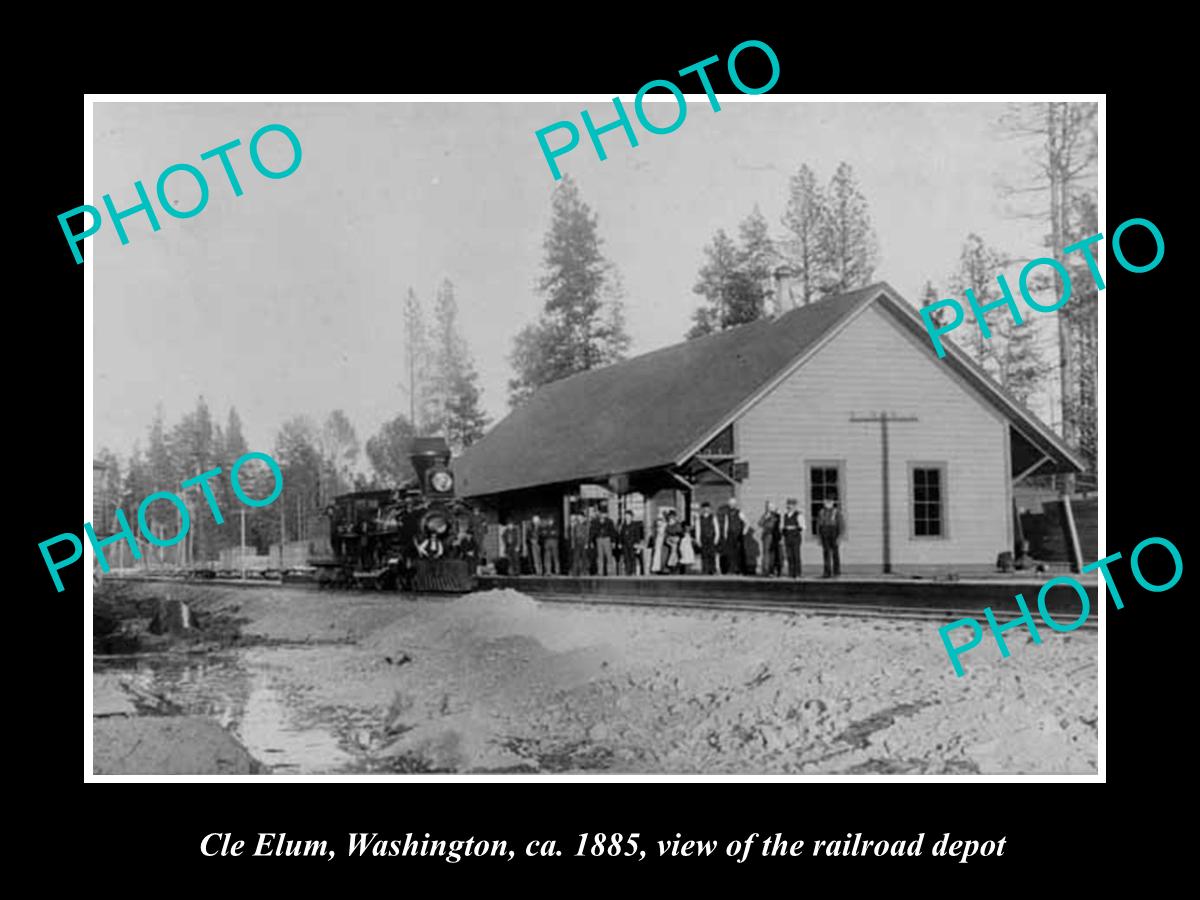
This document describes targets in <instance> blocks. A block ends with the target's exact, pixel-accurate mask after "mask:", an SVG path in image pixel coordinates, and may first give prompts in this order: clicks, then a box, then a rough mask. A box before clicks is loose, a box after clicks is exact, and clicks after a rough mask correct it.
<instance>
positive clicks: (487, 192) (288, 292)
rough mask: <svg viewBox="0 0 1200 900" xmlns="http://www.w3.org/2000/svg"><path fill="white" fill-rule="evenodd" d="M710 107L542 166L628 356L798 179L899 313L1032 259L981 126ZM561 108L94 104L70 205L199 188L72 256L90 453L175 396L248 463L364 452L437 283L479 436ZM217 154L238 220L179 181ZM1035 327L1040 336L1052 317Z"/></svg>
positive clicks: (531, 278) (877, 107) (657, 342)
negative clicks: (583, 229) (599, 282)
mask: <svg viewBox="0 0 1200 900" xmlns="http://www.w3.org/2000/svg"><path fill="white" fill-rule="evenodd" d="M625 99H626V101H627V103H626V105H627V106H630V105H631V104H630V103H629V102H628V101H629V99H630V98H625ZM735 100H736V98H728V102H726V98H724V97H723V98H722V109H721V111H720V112H713V111H712V110H711V108H710V107H709V105H708V103H707V100H706V98H704V96H703V95H700V96H699V97H698V98H689V105H688V115H687V118H686V120H685V122H684V123H683V125H682V126H681V127H680V128H679V129H678V130H677V131H675V132H674V133H672V134H668V135H661V136H658V135H651V134H647V133H646V132H644V131H641V130H640V128H639V131H638V136H639V141H640V143H639V146H638V147H636V148H630V147H629V145H628V143H626V141H625V138H624V136H623V134H622V133H621V132H620V131H614V132H611V133H609V134H608V135H605V137H604V143H605V146H606V148H607V149H608V154H609V158H608V160H607V161H604V162H601V161H599V160H598V159H597V158H596V156H595V153H594V152H593V151H592V149H591V147H590V145H589V144H588V140H587V136H586V133H585V134H584V135H583V139H582V142H581V144H580V146H579V147H578V148H577V149H576V150H575V151H573V152H572V153H570V154H568V155H566V156H563V157H560V159H559V164H560V166H561V167H562V169H563V171H564V172H567V173H569V174H570V175H571V176H572V177H573V178H575V180H576V181H577V183H578V184H579V186H580V189H581V191H582V194H583V197H584V199H585V200H586V201H587V202H588V203H589V204H590V205H591V206H592V208H593V209H594V210H595V211H596V212H597V214H598V216H599V225H600V233H601V236H602V237H603V239H604V242H605V243H604V249H605V252H606V253H607V255H608V257H609V258H610V259H611V260H612V261H613V262H614V263H615V264H616V265H617V267H618V269H619V270H620V273H621V275H622V277H623V280H624V284H625V289H626V294H627V297H626V304H627V316H628V324H629V330H630V333H631V334H632V337H633V351H632V352H633V353H639V352H644V351H647V350H651V349H654V348H657V347H661V346H664V345H667V344H671V343H675V342H676V341H678V340H680V339H681V338H682V335H683V333H684V332H685V331H686V330H687V328H688V326H689V324H690V316H691V313H692V310H693V309H694V308H695V307H696V305H697V303H698V302H699V298H698V297H697V295H695V294H693V293H692V290H691V289H692V286H693V284H694V283H695V280H696V272H697V269H698V268H699V266H700V264H701V261H702V249H703V247H704V245H705V244H706V243H707V242H708V241H709V239H710V238H711V237H712V234H713V232H714V231H715V230H716V229H717V228H721V227H724V228H725V229H727V230H728V231H730V232H731V233H733V232H734V231H735V230H736V227H737V224H738V222H739V221H740V220H741V219H742V217H744V216H745V215H746V214H747V213H749V212H750V211H751V210H752V208H753V207H754V205H755V204H758V205H759V207H760V208H761V209H762V211H763V213H764V214H765V215H766V217H767V219H768V221H769V222H770V223H771V225H772V228H773V230H775V231H776V232H778V231H780V230H781V229H780V226H779V219H780V216H781V214H782V212H783V208H784V204H785V202H786V190H787V182H788V177H789V175H790V174H791V173H792V172H793V171H794V170H795V169H796V168H797V167H798V166H799V165H800V164H801V163H808V165H809V166H811V167H812V168H813V169H814V170H815V172H816V173H817V175H818V178H819V179H820V180H821V181H823V182H824V181H827V180H828V179H829V177H830V176H831V175H832V174H833V171H834V169H835V168H836V166H837V164H838V162H840V161H842V160H845V161H847V162H849V163H850V164H851V165H853V166H854V169H855V172H856V174H857V176H858V179H859V182H860V184H861V187H862V190H863V192H864V194H865V195H866V197H867V199H868V201H869V203H870V209H871V214H872V218H873V222H874V225H875V229H876V231H877V233H878V236H879V243H880V248H881V261H880V265H879V268H878V270H877V273H876V277H877V278H878V279H881V280H886V281H888V282H890V283H891V284H892V285H893V286H894V287H895V288H897V289H898V290H899V291H900V292H901V293H902V294H904V295H905V296H907V297H908V298H909V299H910V300H915V299H917V297H918V294H919V291H920V289H921V286H922V285H923V284H924V281H925V279H926V278H932V279H933V280H934V283H935V284H937V285H938V286H939V287H940V288H944V286H945V281H946V276H947V274H948V273H949V272H951V271H952V270H953V268H954V267H955V264H956V262H957V258H958V253H959V249H960V247H961V244H962V242H963V239H964V238H965V237H966V236H967V234H968V233H970V232H972V231H974V232H977V233H979V234H981V235H982V236H983V237H984V238H985V240H987V241H988V242H989V243H991V244H993V245H995V246H997V247H998V248H1000V249H1002V250H1005V251H1007V252H1009V253H1011V254H1014V255H1019V256H1026V257H1028V256H1034V255H1042V254H1041V251H1042V249H1043V248H1042V246H1041V243H1042V235H1043V233H1044V231H1045V229H1044V226H1042V225H1039V224H1038V223H1031V222H1029V221H1027V220H1019V219H1014V218H1012V217H1011V216H1010V215H1009V213H1010V210H1009V209H1007V208H1006V206H1005V205H1004V203H1002V202H1001V200H1000V199H999V197H998V192H997V187H998V186H999V184H1000V183H1001V182H1002V181H1005V180H1008V181H1015V180H1018V179H1019V176H1020V173H1021V172H1022V171H1024V165H1023V156H1022V154H1023V150H1022V146H1021V145H1020V144H1018V143H1015V142H1013V141H1011V140H1006V139H1004V138H1003V137H1002V135H1001V134H1000V131H999V129H998V128H997V127H996V125H995V119H996V116H997V115H998V113H999V112H1000V111H1001V110H1000V107H999V106H998V105H996V104H982V103H981V104H912V103H893V104H865V103H847V104H806V103H792V102H787V103H781V102H735ZM670 102H671V103H672V104H673V101H670ZM584 107H586V108H588V109H589V110H590V111H591V112H592V116H593V119H594V120H595V122H596V123H597V124H601V123H604V122H607V121H609V120H610V119H611V116H610V115H609V111H611V103H610V104H608V109H607V110H606V109H605V104H604V103H599V102H591V103H586V104H585V103H580V102H576V103H487V104H481V103H392V104H383V103H362V104H340V103H339V104H320V103H317V104H295V103H278V104H274V103H273V104H259V103H254V104H250V103H241V104H195V103H173V104H161V103H143V104H134V103H101V104H96V106H95V115H94V140H95V170H94V171H95V176H94V185H95V191H96V196H95V197H93V198H89V201H88V202H91V203H93V204H95V205H96V206H102V201H101V197H102V196H103V194H105V193H111V194H112V195H113V201H114V203H115V205H116V206H117V208H118V209H124V208H127V207H129V206H132V205H134V204H135V203H136V202H137V200H136V195H135V193H134V189H133V182H134V181H135V180H136V179H141V180H142V182H143V184H145V186H146V189H147V191H148V192H150V193H151V195H152V196H153V192H154V184H155V182H156V180H157V178H158V175H159V173H160V172H161V171H162V170H163V169H165V168H166V167H167V166H169V165H172V164H174V163H178V162H188V163H191V164H193V165H196V166H197V167H199V168H200V169H201V170H202V171H203V172H205V174H206V175H207V176H208V181H209V185H210V191H211V193H210V198H209V202H208V206H207V207H206V208H205V209H204V210H203V211H202V212H201V213H199V214H198V215H197V216H195V217H194V218H190V219H173V218H169V217H167V216H165V215H163V213H162V212H161V210H160V211H159V212H158V215H159V218H160V222H161V226H162V227H161V230H160V231H158V232H152V231H151V229H150V226H149V224H148V223H147V221H146V217H145V216H144V215H142V214H137V215H135V216H133V217H131V218H129V219H127V220H125V225H126V228H127V231H128V233H129V238H130V243H129V244H128V245H126V246H121V245H120V243H119V242H118V239H117V237H116V234H115V232H114V230H113V228H112V225H111V223H109V222H107V221H106V222H105V224H104V227H103V228H102V230H101V231H100V233H99V234H97V235H96V236H95V237H92V238H89V239H88V240H87V249H88V252H89V253H91V254H93V255H94V259H95V281H94V286H95V295H94V296H95V344H94V347H95V418H94V421H95V442H96V448H97V449H99V448H100V447H104V446H108V447H110V448H112V449H114V450H116V451H117V452H118V453H120V454H121V455H122V456H123V455H125V454H127V453H128V452H129V450H130V449H131V447H132V446H133V443H134V441H135V440H137V439H142V440H143V443H144V435H145V432H146V427H147V425H148V424H149V422H150V420H151V417H152V416H153V412H154V407H155V405H156V404H157V403H160V402H161V403H162V404H163V407H164V409H165V412H166V415H167V419H168V423H173V422H174V421H176V420H177V419H178V418H179V417H180V416H181V415H182V414H183V413H184V412H185V411H187V410H189V409H191V408H192V406H193V405H194V403H195V400H196V397H197V396H198V395H201V394H203V395H204V397H205V398H206V399H207V401H208V403H209V406H210V407H211V408H212V410H213V413H214V415H215V416H216V417H217V419H218V421H222V422H223V421H224V419H225V416H226V414H227V412H228V409H229V407H230V406H231V405H234V406H236V407H237V409H238V411H239V412H240V413H241V416H242V419H243V421H244V422H245V429H246V437H247V439H248V441H249V443H250V446H251V447H252V448H256V449H265V450H269V449H271V448H272V447H273V445H274V435H275V431H276V429H277V428H278V426H279V425H280V423H281V422H283V421H284V420H285V419H286V418H288V417H290V416H292V415H296V414H299V413H307V414H309V415H312V416H313V417H314V418H315V419H318V420H320V419H322V418H324V416H325V415H326V414H327V413H328V412H329V411H330V410H332V409H336V408H341V409H344V410H345V411H346V413H347V414H348V415H349V417H350V419H351V421H352V422H353V423H354V425H355V427H356V428H357V430H358V433H359V436H360V438H361V439H363V440H364V441H365V439H366V437H367V436H369V435H370V434H372V433H373V432H374V431H375V430H376V429H378V427H379V426H380V424H381V423H382V422H384V421H385V420H386V419H388V418H390V417H392V416H393V415H395V414H396V413H397V412H401V411H405V412H406V411H407V409H408V398H407V394H406V393H405V391H404V379H405V367H404V357H403V344H404V333H403V327H402V320H401V308H402V300H403V297H404V294H405V292H406V290H407V289H408V288H409V287H410V286H411V287H413V288H414V289H415V290H416V291H417V293H418V295H419V296H420V297H421V299H422V300H423V301H424V302H425V303H426V305H427V306H428V305H429V304H430V302H431V301H432V298H433V295H434V291H435V289H436V286H437V285H438V283H439V282H440V281H441V280H442V279H443V278H449V279H451V280H452V281H453V282H454V284H455V287H456V291H457V297H458V302H459V307H460V312H461V326H462V331H463V334H464V336H465V337H466V339H467V342H468V343H469V345H470V347H471V350H472V352H473V353H474V357H475V362H476V366H477V368H478V370H479V373H480V380H481V385H482V388H483V400H484V404H485V406H486V408H487V410H488V412H489V413H490V414H491V415H492V416H493V418H494V419H498V418H499V417H501V416H503V415H504V413H505V411H506V406H507V404H506V400H507V388H506V383H507V380H508V379H509V377H511V374H512V373H511V370H510V368H509V366H508V362H507V355H508V353H509V350H510V347H511V343H512V338H513V336H514V334H516V332H517V331H518V330H519V329H520V328H521V327H522V326H523V325H525V324H526V323H528V322H530V321H532V320H533V319H534V318H535V317H536V315H537V313H538V310H539V308H540V304H541V300H540V298H539V297H538V296H537V294H536V293H535V292H534V290H533V286H534V283H535V281H536V280H537V278H538V275H539V272H540V265H541V258H542V247H541V244H542V239H543V236H544V235H545V232H546V228H547V225H548V224H549V217H550V196H551V193H552V192H553V189H554V184H555V182H554V180H553V178H552V176H551V174H550V171H549V168H548V167H547V165H546V163H545V161H544V160H543V158H542V155H541V151H540V149H539V148H538V145H537V141H536V140H535V138H534V132H535V131H536V130H537V129H539V128H542V127H544V126H546V125H549V124H550V123H552V122H554V121H557V120H560V119H571V120H573V121H575V122H576V123H579V110H580V109H581V108H584ZM652 115H653V114H652ZM654 118H655V119H656V120H661V121H663V122H666V121H669V119H670V116H669V115H668V110H667V109H666V108H664V109H661V110H658V111H657V115H654ZM276 122H278V123H282V124H285V125H287V126H288V127H290V128H291V129H292V130H293V131H295V133H296V134H297V135H298V137H299V139H300V141H301V144H302V147H303V160H302V162H301V164H300V167H299V168H298V169H297V170H296V171H295V172H294V173H293V174H292V175H290V176H288V177H287V178H283V179H279V180H269V179H267V178H264V177H262V176H260V175H259V174H258V173H257V172H256V171H255V170H254V168H253V166H252V165H251V163H250V160H249V157H248V149H247V145H248V144H249V140H250V136H251V135H252V134H253V133H254V132H255V131H256V130H257V129H258V128H259V127H261V126H262V125H265V124H268V123H276ZM635 127H637V126H636V120H635ZM581 130H582V128H581ZM556 137H557V136H556ZM234 138H240V139H241V141H242V146H241V147H239V148H237V149H235V150H234V151H232V153H231V155H230V159H231V161H232V162H233V165H234V167H235V169H236V171H237V172H238V176H239V179H240V181H241V184H242V188H243V189H244V191H245V193H244V194H243V195H242V196H241V197H234V196H233V195H232V191H231V189H230V187H229V184H228V181H227V180H226V178H225V176H224V175H223V174H222V172H221V168H220V165H219V163H218V161H217V160H215V159H213V160H209V161H207V162H201V161H200V158H199V157H200V154H201V153H202V152H204V151H206V150H209V149H211V148H213V147H216V146H218V145H220V144H224V143H226V142H228V141H230V140H233V139H234ZM261 146H262V152H263V158H264V160H265V161H266V163H267V164H268V165H269V166H270V167H271V168H274V169H281V168H283V167H284V166H285V165H286V163H287V162H288V161H289V160H290V152H289V150H288V147H287V142H286V140H285V139H284V138H283V137H281V136H280V135H278V134H274V135H270V136H268V137H267V138H265V139H264V141H263V143H262V145H261ZM169 186H170V189H169V193H170V195H171V196H172V198H173V199H174V200H176V201H177V202H178V204H179V206H180V208H185V209H186V208H189V207H191V206H193V205H194V204H195V200H196V194H195V188H194V187H192V188H191V190H190V192H189V179H188V177H187V176H186V175H174V176H172V178H171V180H170V182H169ZM155 202H156V203H157V201H155ZM943 294H944V295H945V296H950V295H949V294H948V293H946V292H945V291H944V290H943ZM1042 318H1044V319H1045V320H1046V321H1045V322H1039V323H1037V325H1036V327H1038V328H1039V331H1040V332H1045V333H1048V331H1049V329H1048V328H1046V327H1045V326H1047V325H1049V324H1050V323H1051V321H1052V317H1051V316H1044V317H1042Z"/></svg>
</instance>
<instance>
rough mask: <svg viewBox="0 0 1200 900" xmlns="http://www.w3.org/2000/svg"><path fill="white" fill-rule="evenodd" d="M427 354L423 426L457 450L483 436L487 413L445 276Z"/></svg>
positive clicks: (436, 306) (451, 288)
mask: <svg viewBox="0 0 1200 900" xmlns="http://www.w3.org/2000/svg"><path fill="white" fill-rule="evenodd" d="M431 355H432V365H431V367H430V368H431V371H432V377H431V378H430V384H429V391H428V401H427V404H426V408H425V419H424V422H423V430H426V431H429V432H431V433H433V434H440V435H443V436H444V437H445V438H446V442H447V443H448V444H449V445H450V448H451V450H453V451H455V452H461V451H462V449H463V448H464V447H468V446H470V445H471V444H473V443H474V442H475V441H477V440H479V438H481V437H482V436H483V432H484V429H485V428H486V427H487V416H486V415H484V413H483V410H481V409H480V407H479V401H480V397H479V384H478V382H479V376H478V374H477V373H476V371H475V364H474V361H473V360H472V359H471V351H470V348H469V347H468V346H467V342H466V340H464V339H463V337H462V335H461V334H460V333H459V330H458V303H457V301H456V300H455V299H454V285H453V284H451V282H450V280H449V279H446V280H444V281H443V282H442V285H441V287H440V288H439V289H438V294H437V303H436V305H435V307H434V329H433V342H432V354H431Z"/></svg>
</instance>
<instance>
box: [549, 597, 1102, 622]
mask: <svg viewBox="0 0 1200 900" xmlns="http://www.w3.org/2000/svg"><path fill="white" fill-rule="evenodd" d="M528 596H529V597H530V598H531V599H533V600H543V601H545V602H547V603H569V604H574V605H576V606H650V607H675V608H682V609H710V610H716V611H719V612H766V613H776V614H780V613H784V614H789V615H794V614H795V613H807V614H809V615H814V616H856V617H859V618H864V619H904V620H911V621H920V622H937V623H938V624H940V625H944V624H947V623H949V622H952V621H954V620H955V619H978V620H980V621H982V619H983V616H982V612H981V610H978V609H952V608H950V607H940V606H880V605H877V604H866V603H822V602H812V601H805V600H776V599H772V600H762V599H756V598H754V597H745V598H743V597H700V598H694V599H693V598H686V597H637V596H622V595H615V594H614V595H601V594H586V595H585V594H555V593H548V592H547V593H543V592H541V591H538V592H536V593H530V594H529V595H528ZM997 619H998V620H999V621H1001V622H1002V623H1003V622H1004V621H1007V619H1006V618H1005V617H1003V616H1001V615H1000V614H999V613H998V612H997ZM1099 624H1100V622H1099V619H1097V618H1096V617H1095V616H1094V615H1093V616H1090V617H1089V618H1088V619H1087V621H1086V622H1084V623H1083V625H1082V626H1081V627H1082V628H1086V629H1090V630H1095V629H1096V628H1097V627H1098V626H1099Z"/></svg>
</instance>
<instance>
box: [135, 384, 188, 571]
mask: <svg viewBox="0 0 1200 900" xmlns="http://www.w3.org/2000/svg"><path fill="white" fill-rule="evenodd" d="M197 474H199V473H197V472H192V473H191V475H197ZM189 477H191V476H190V475H184V476H182V478H189ZM182 478H181V477H180V476H179V475H178V473H177V466H176V462H175V458H174V454H173V453H172V448H171V445H170V442H169V441H168V438H167V428H166V422H165V421H164V417H163V408H162V404H161V403H159V404H158V405H157V406H155V408H154V419H153V421H152V422H151V423H150V430H149V434H148V436H147V447H146V481H145V484H144V485H143V487H145V488H146V490H145V491H144V492H143V493H142V494H141V495H139V496H138V497H137V498H136V499H135V500H134V506H133V512H134V514H135V516H136V514H137V509H138V505H139V504H140V503H141V501H142V500H143V499H144V498H145V497H146V496H148V495H149V494H151V493H153V492H155V491H172V492H174V491H176V490H178V489H179V483H180V481H181V480H182ZM129 522H130V526H131V527H132V528H133V529H134V530H140V529H139V525H138V520H137V519H136V518H132V517H131V518H130V520H129ZM179 524H180V523H179V513H178V512H177V511H176V510H175V508H174V507H172V506H171V505H170V504H169V503H167V502H166V501H156V502H155V503H153V504H151V505H150V506H149V507H147V509H146V526H147V528H148V529H149V530H150V533H151V534H154V535H161V536H164V537H168V538H169V537H171V536H172V535H174V534H176V533H178V531H179ZM152 546H153V545H152ZM153 552H154V554H155V559H156V560H159V561H161V560H163V559H164V555H163V552H162V549H161V548H158V547H155V549H154V551H153Z"/></svg>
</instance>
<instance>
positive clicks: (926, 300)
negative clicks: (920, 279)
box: [921, 281, 949, 328]
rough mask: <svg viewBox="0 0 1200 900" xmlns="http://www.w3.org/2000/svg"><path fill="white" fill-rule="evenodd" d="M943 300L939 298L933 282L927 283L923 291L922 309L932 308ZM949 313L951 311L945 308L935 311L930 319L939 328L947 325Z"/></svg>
mask: <svg viewBox="0 0 1200 900" xmlns="http://www.w3.org/2000/svg"><path fill="white" fill-rule="evenodd" d="M941 299H942V298H941V297H939V296H938V292H937V289H936V288H935V287H934V286H933V282H932V281H926V282H925V288H924V290H922V291H921V308H922V309H924V308H925V307H927V306H932V305H933V304H934V303H937V302H938V301H939V300H941ZM948 312H949V311H948V310H947V309H946V307H944V306H942V307H939V308H937V309H935V310H934V311H933V312H932V313H930V318H931V319H932V320H933V324H934V325H936V326H937V327H939V328H941V327H942V326H943V325H945V324H946V316H947V313H948Z"/></svg>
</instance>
